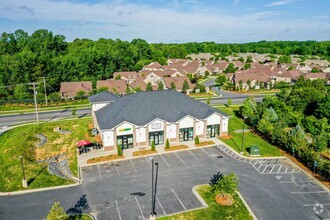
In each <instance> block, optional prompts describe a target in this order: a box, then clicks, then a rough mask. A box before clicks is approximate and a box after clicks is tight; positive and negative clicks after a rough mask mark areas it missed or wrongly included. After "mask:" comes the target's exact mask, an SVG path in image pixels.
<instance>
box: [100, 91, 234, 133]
mask: <svg viewBox="0 0 330 220" xmlns="http://www.w3.org/2000/svg"><path fill="white" fill-rule="evenodd" d="M214 112H217V113H219V114H221V115H223V116H225V117H228V115H227V114H225V113H223V112H221V111H219V110H217V109H215V108H213V107H211V106H209V105H207V104H205V103H202V102H200V101H196V100H195V99H193V98H190V97H188V96H186V95H184V94H182V93H179V92H177V91H174V90H162V91H146V92H137V93H135V94H131V95H128V96H124V97H121V98H119V99H117V100H116V102H115V103H113V104H111V105H108V106H105V107H103V108H101V109H99V110H97V111H96V112H95V116H96V119H97V122H98V125H99V126H100V129H101V130H104V129H112V128H114V127H115V126H117V125H119V124H120V123H122V122H124V121H127V122H130V123H132V124H135V125H138V126H141V125H145V124H147V123H149V122H150V121H152V120H154V119H156V118H159V119H162V120H164V121H167V122H177V121H178V120H180V119H181V118H183V117H185V116H186V115H190V116H192V117H194V118H197V119H205V118H207V117H208V116H210V115H211V114H213V113H214Z"/></svg>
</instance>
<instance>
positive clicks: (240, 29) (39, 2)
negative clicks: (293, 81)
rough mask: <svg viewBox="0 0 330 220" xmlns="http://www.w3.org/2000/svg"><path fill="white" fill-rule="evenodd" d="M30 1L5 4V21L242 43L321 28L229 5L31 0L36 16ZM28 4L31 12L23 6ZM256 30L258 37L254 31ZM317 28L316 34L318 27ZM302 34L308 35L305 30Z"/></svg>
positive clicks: (123, 35) (79, 33) (88, 34)
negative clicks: (231, 9)
mask: <svg viewBox="0 0 330 220" xmlns="http://www.w3.org/2000/svg"><path fill="white" fill-rule="evenodd" d="M188 1H191V0H188ZM177 2H179V1H177ZM26 5H27V4H26V0H15V1H6V2H5V3H2V7H1V8H0V19H1V18H6V19H10V20H12V21H13V22H16V23H17V24H20V23H22V22H23V21H24V22H27V21H30V22H31V23H33V28H35V29H36V28H48V29H50V30H53V31H55V32H56V30H57V31H58V32H60V33H62V34H64V35H66V36H67V37H68V40H73V39H75V38H82V37H85V38H92V39H98V38H100V37H104V38H120V39H123V40H131V39H133V38H143V39H146V40H147V41H149V42H186V41H216V42H241V41H244V39H245V41H247V40H248V41H258V40H262V39H267V40H268V39H269V40H276V39H274V36H276V34H277V33H282V32H283V30H285V29H287V28H289V27H294V29H292V30H291V31H290V32H289V33H288V34H290V36H291V35H292V36H294V34H295V33H296V32H295V31H299V30H300V31H302V30H304V31H305V33H307V32H308V31H307V30H312V29H313V28H315V27H316V26H320V25H319V22H318V21H317V20H316V19H314V20H308V18H306V20H303V21H294V20H286V21H285V22H283V20H281V17H280V16H279V15H280V12H278V11H263V12H255V13H250V14H242V15H237V16H233V15H228V14H225V13H224V11H225V9H223V8H222V9H221V10H220V9H219V10H215V8H207V6H205V7H204V8H203V9H204V10H190V11H183V10H181V11H177V10H175V9H172V8H151V7H149V6H145V5H137V4H130V3H125V2H122V1H116V2H113V1H110V2H109V3H106V2H103V3H93V4H92V3H74V2H71V1H52V0H30V1H29V4H28V9H29V10H31V11H32V12H33V15H32V14H31V13H29V12H28V11H27V10H26V8H25V7H26ZM24 6H25V7H24ZM23 8H24V9H25V10H22V9H23ZM23 11H24V13H23ZM210 11H212V13H210ZM274 18H276V19H274ZM0 21H1V20H0ZM32 21H33V22H32ZM19 27H21V25H20V26H19ZM322 27H323V31H327V30H328V29H329V28H328V29H327V27H328V26H327V25H323V26H322ZM13 28H15V29H17V28H18V27H13ZM15 29H14V30H15ZM23 29H24V28H23ZM3 31H8V29H6V30H5V29H4V28H3V27H1V26H0V32H3ZM252 32H253V33H254V34H253V35H251V34H250V35H248V33H252ZM311 32H312V33H315V31H314V32H313V31H311ZM297 36H298V37H304V35H301V34H300V35H297ZM318 37H319V36H318ZM293 39H295V38H294V37H293ZM295 40H299V39H295Z"/></svg>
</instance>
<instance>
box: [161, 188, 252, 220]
mask: <svg viewBox="0 0 330 220" xmlns="http://www.w3.org/2000/svg"><path fill="white" fill-rule="evenodd" d="M210 189H211V187H210V186H209V185H202V186H199V187H198V188H197V192H198V193H199V195H200V196H201V197H202V198H203V199H204V201H205V202H206V203H207V205H208V206H209V207H208V208H204V209H199V210H194V211H190V212H185V213H181V214H177V215H172V216H166V217H161V218H157V219H160V220H181V219H189V220H199V219H203V220H213V219H237V220H240V219H252V216H251V215H250V213H249V211H248V210H247V209H246V207H245V206H244V204H243V202H242V201H241V200H240V198H239V196H238V195H237V194H235V195H234V196H233V199H234V204H233V205H232V206H221V205H219V204H218V203H216V201H215V199H214V197H215V194H214V193H212V192H211V190H210Z"/></svg>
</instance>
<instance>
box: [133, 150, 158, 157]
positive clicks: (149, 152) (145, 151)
mask: <svg viewBox="0 0 330 220" xmlns="http://www.w3.org/2000/svg"><path fill="white" fill-rule="evenodd" d="M156 153H157V151H156V150H155V151H152V150H139V151H134V152H133V157H137V156H143V155H148V154H156Z"/></svg>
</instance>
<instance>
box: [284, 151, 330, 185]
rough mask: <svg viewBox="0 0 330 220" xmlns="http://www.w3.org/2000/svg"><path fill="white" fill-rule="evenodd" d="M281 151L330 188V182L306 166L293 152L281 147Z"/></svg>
mask: <svg viewBox="0 0 330 220" xmlns="http://www.w3.org/2000/svg"><path fill="white" fill-rule="evenodd" d="M279 150H280V152H281V153H282V154H283V155H284V156H286V157H288V158H289V159H290V160H291V161H293V162H294V163H295V164H296V165H297V166H299V167H300V168H301V169H303V170H304V171H305V172H306V173H309V174H310V175H312V176H313V177H314V178H316V179H317V180H318V181H320V182H321V183H322V184H323V185H324V186H326V187H327V188H328V189H330V182H329V181H327V180H325V179H324V178H323V177H322V176H321V175H320V174H318V173H313V172H312V171H311V170H310V169H309V168H308V167H306V166H305V165H304V164H303V163H301V162H300V161H299V160H298V159H297V158H295V157H292V155H291V154H288V153H287V152H286V151H284V150H281V149H279Z"/></svg>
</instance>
